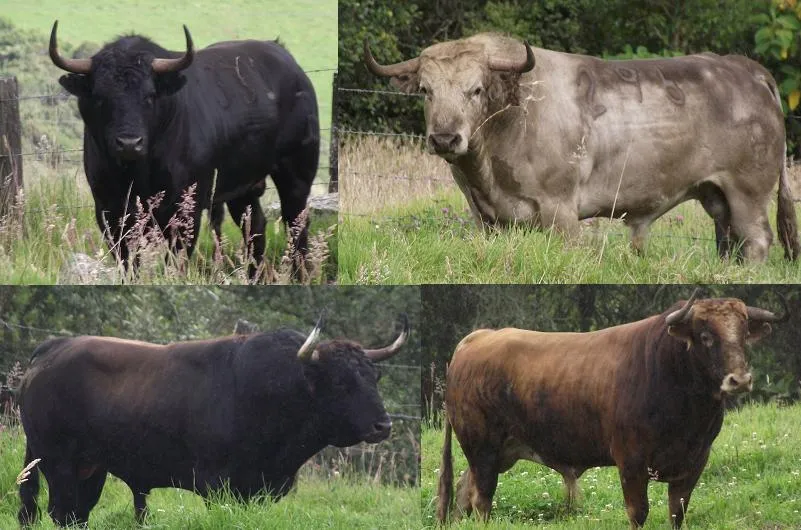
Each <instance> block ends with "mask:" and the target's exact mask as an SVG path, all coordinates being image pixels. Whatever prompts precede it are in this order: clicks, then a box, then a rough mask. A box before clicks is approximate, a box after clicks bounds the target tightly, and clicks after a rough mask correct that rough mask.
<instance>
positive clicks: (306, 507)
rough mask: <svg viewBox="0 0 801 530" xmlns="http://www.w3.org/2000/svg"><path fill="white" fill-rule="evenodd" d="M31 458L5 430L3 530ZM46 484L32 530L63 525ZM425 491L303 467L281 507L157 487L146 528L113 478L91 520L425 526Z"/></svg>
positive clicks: (12, 516)
mask: <svg viewBox="0 0 801 530" xmlns="http://www.w3.org/2000/svg"><path fill="white" fill-rule="evenodd" d="M24 454H25V447H24V435H23V434H22V433H21V430H20V429H19V428H18V427H12V428H7V429H6V430H5V432H3V431H0V528H16V527H17V526H18V524H17V518H16V517H17V515H16V514H17V510H18V509H19V498H18V496H17V487H16V485H15V483H14V480H15V477H16V476H17V474H18V473H19V472H20V470H21V467H22V464H21V463H22V460H23V456H24ZM46 484H47V482H46V481H44V480H42V486H43V488H42V491H41V492H40V495H39V502H40V506H44V508H45V509H44V513H43V517H42V518H41V519H40V520H39V522H38V524H36V525H35V526H33V527H32V528H36V529H50V528H57V527H56V526H55V525H54V524H53V523H52V521H51V520H50V518H49V516H48V515H47V512H46V507H47V494H46V489H47V488H46ZM419 495H420V492H419V489H417V488H412V487H392V486H385V485H380V484H378V483H374V482H372V480H371V478H370V477H366V476H356V475H354V476H345V477H341V478H330V479H329V478H325V477H322V476H321V475H320V473H319V472H317V471H315V470H313V469H311V468H310V467H308V466H307V467H305V468H302V469H301V472H300V476H299V478H298V484H297V488H296V490H295V491H294V492H292V493H290V494H289V495H288V496H287V497H285V498H284V499H283V500H282V501H281V502H278V503H272V502H255V501H254V502H250V503H244V504H243V503H239V502H236V501H235V500H234V499H233V498H231V496H230V495H228V496H226V495H221V496H220V497H219V498H216V499H214V500H212V502H210V503H209V505H208V506H206V505H205V503H204V502H203V500H202V498H201V497H199V496H197V495H195V494H193V493H191V492H188V491H184V490H177V489H159V490H154V491H153V493H152V494H151V495H150V497H149V501H148V506H149V509H150V516H149V518H148V519H147V521H146V524H145V526H138V525H136V524H135V522H134V516H133V501H132V498H131V494H130V490H129V489H128V487H127V486H126V485H125V484H123V483H122V482H121V481H119V480H118V479H116V478H114V477H109V479H108V480H107V481H106V486H105V488H104V490H103V495H102V496H101V498H100V501H99V502H98V504H97V506H96V507H95V509H94V510H92V514H91V516H90V519H89V524H90V528H96V529H107V528H108V529H112V528H114V529H117V528H131V529H134V528H153V529H156V528H163V529H168V528H182V529H190V528H191V529H221V528H240V529H272V528H276V529H277V528H287V529H288V528H331V529H342V530H351V529H355V528H365V529H366V528H370V529H373V528H375V529H382V528H386V529H390V528H392V529H395V528H398V529H414V530H417V529H418V528H420V526H421V523H420V508H419Z"/></svg>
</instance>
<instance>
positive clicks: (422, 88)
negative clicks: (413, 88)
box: [420, 85, 428, 97]
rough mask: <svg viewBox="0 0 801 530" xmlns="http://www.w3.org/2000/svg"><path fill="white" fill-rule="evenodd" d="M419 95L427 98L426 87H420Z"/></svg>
mask: <svg viewBox="0 0 801 530" xmlns="http://www.w3.org/2000/svg"><path fill="white" fill-rule="evenodd" d="M420 93H421V94H423V95H424V96H426V97H428V89H427V88H426V87H424V86H423V85H420Z"/></svg>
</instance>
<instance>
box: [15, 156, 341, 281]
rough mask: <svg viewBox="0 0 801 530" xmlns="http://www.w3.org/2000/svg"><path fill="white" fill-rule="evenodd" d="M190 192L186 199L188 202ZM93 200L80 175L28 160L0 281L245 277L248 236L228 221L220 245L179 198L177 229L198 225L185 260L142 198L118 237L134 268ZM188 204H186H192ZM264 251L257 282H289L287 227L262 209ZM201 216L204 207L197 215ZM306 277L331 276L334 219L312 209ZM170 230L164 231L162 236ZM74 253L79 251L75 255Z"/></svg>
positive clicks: (277, 214)
mask: <svg viewBox="0 0 801 530" xmlns="http://www.w3.org/2000/svg"><path fill="white" fill-rule="evenodd" d="M193 200H194V198H192V197H189V201H190V202H191V201H193ZM93 204H94V202H93V199H92V195H91V193H90V192H89V191H88V186H87V184H86V182H85V179H84V177H83V173H82V172H81V171H79V170H77V169H73V170H72V171H68V170H67V169H66V168H63V167H61V166H60V165H57V167H56V168H47V167H43V166H42V165H41V164H38V163H32V164H28V169H27V170H26V184H25V190H24V192H23V193H22V194H20V195H19V196H18V197H17V200H16V201H15V204H14V206H13V207H12V209H11V211H10V213H9V214H7V215H6V216H4V217H3V218H0V283H8V284H47V283H120V282H123V281H124V282H125V283H143V284H150V283H159V284H169V283H203V284H209V283H212V284H231V283H247V282H248V271H247V269H248V265H250V264H251V263H252V262H253V255H252V245H251V244H250V241H249V237H244V238H243V236H242V234H241V231H240V228H239V227H238V226H237V225H235V224H234V223H233V222H232V221H231V220H230V219H228V220H227V221H226V223H224V225H223V235H222V238H221V241H220V245H219V251H217V250H218V249H217V248H216V247H215V245H216V244H215V241H214V237H213V235H212V231H211V229H210V227H208V226H207V224H208V223H207V222H206V221H203V222H202V225H201V226H200V227H195V226H193V223H192V222H191V212H189V211H188V210H187V208H189V207H190V206H192V205H191V204H187V203H186V202H185V204H184V209H185V210H187V211H184V212H183V217H181V216H178V217H177V219H182V221H181V222H182V223H183V224H181V226H178V227H176V228H178V229H179V230H178V231H177V232H178V233H180V234H182V237H184V238H187V237H189V236H190V233H191V232H194V231H198V232H199V239H198V244H197V248H196V249H195V253H194V255H193V256H192V258H191V259H190V258H187V256H186V254H185V253H183V254H181V253H179V254H173V253H171V252H170V249H171V241H170V240H169V239H168V238H165V236H164V235H162V233H161V231H160V230H157V229H155V227H154V226H153V225H152V223H149V222H148V221H149V210H148V208H147V204H145V205H144V206H143V209H142V211H139V212H131V215H132V216H133V217H135V218H136V219H137V221H138V222H137V224H136V225H135V229H134V230H132V231H131V232H130V233H128V234H127V236H126V239H125V241H124V242H117V243H118V244H125V245H127V246H128V247H129V248H132V249H135V250H136V251H137V252H138V254H139V255H140V258H141V260H140V266H139V268H138V270H137V272H136V274H133V273H132V272H131V271H126V270H125V269H124V268H123V267H122V266H121V265H120V264H119V263H118V262H117V260H116V258H115V257H114V253H113V251H112V250H111V249H109V247H108V245H107V244H106V242H105V240H104V238H103V235H102V233H101V231H100V228H99V227H98V225H97V223H96V221H95V214H94V206H93ZM193 208H194V206H192V209H193ZM268 215H269V216H268V223H267V229H266V234H265V236H266V238H267V249H266V251H265V269H264V270H263V271H262V272H263V274H262V276H261V278H262V281H263V282H265V283H288V282H289V280H290V275H291V263H290V260H289V254H290V253H291V248H289V243H288V241H289V240H290V238H289V237H288V234H287V231H286V230H285V228H284V226H283V223H281V221H280V212H271V213H270V212H268ZM206 218H207V216H206V214H205V213H204V219H206ZM309 234H310V238H309V245H310V251H309V255H308V263H307V268H308V270H309V274H308V275H307V276H306V277H305V283H327V282H330V281H333V279H334V278H336V269H337V265H336V260H337V254H336V250H337V245H336V219H335V218H334V216H333V215H312V216H311V224H310V228H309ZM168 235H169V234H168ZM76 255H78V256H76ZM79 257H80V258H81V259H82V260H83V261H84V262H87V263H86V264H85V266H84V267H83V269H85V270H87V271H88V272H86V274H82V275H76V273H75V272H74V271H75V269H76V266H75V265H74V263H75V261H76V259H78V258H79Z"/></svg>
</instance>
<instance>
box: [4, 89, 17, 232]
mask: <svg viewBox="0 0 801 530" xmlns="http://www.w3.org/2000/svg"><path fill="white" fill-rule="evenodd" d="M21 154H22V124H21V123H20V119H19V90H18V88H17V78H16V77H0V217H2V216H4V215H6V214H7V213H8V210H9V207H10V206H11V205H12V204H13V202H14V199H15V198H16V196H17V192H18V191H19V190H20V189H21V188H22V156H21Z"/></svg>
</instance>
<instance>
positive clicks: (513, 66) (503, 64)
mask: <svg viewBox="0 0 801 530" xmlns="http://www.w3.org/2000/svg"><path fill="white" fill-rule="evenodd" d="M523 44H525V46H526V60H525V61H523V62H520V61H512V60H511V59H500V58H497V57H491V58H490V60H489V69H490V70H494V71H496V72H515V73H518V74H523V73H525V72H530V71H531V70H533V69H534V64H535V63H536V61H535V60H534V50H532V49H531V46H530V45H529V43H528V41H525V42H524V43H523Z"/></svg>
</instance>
